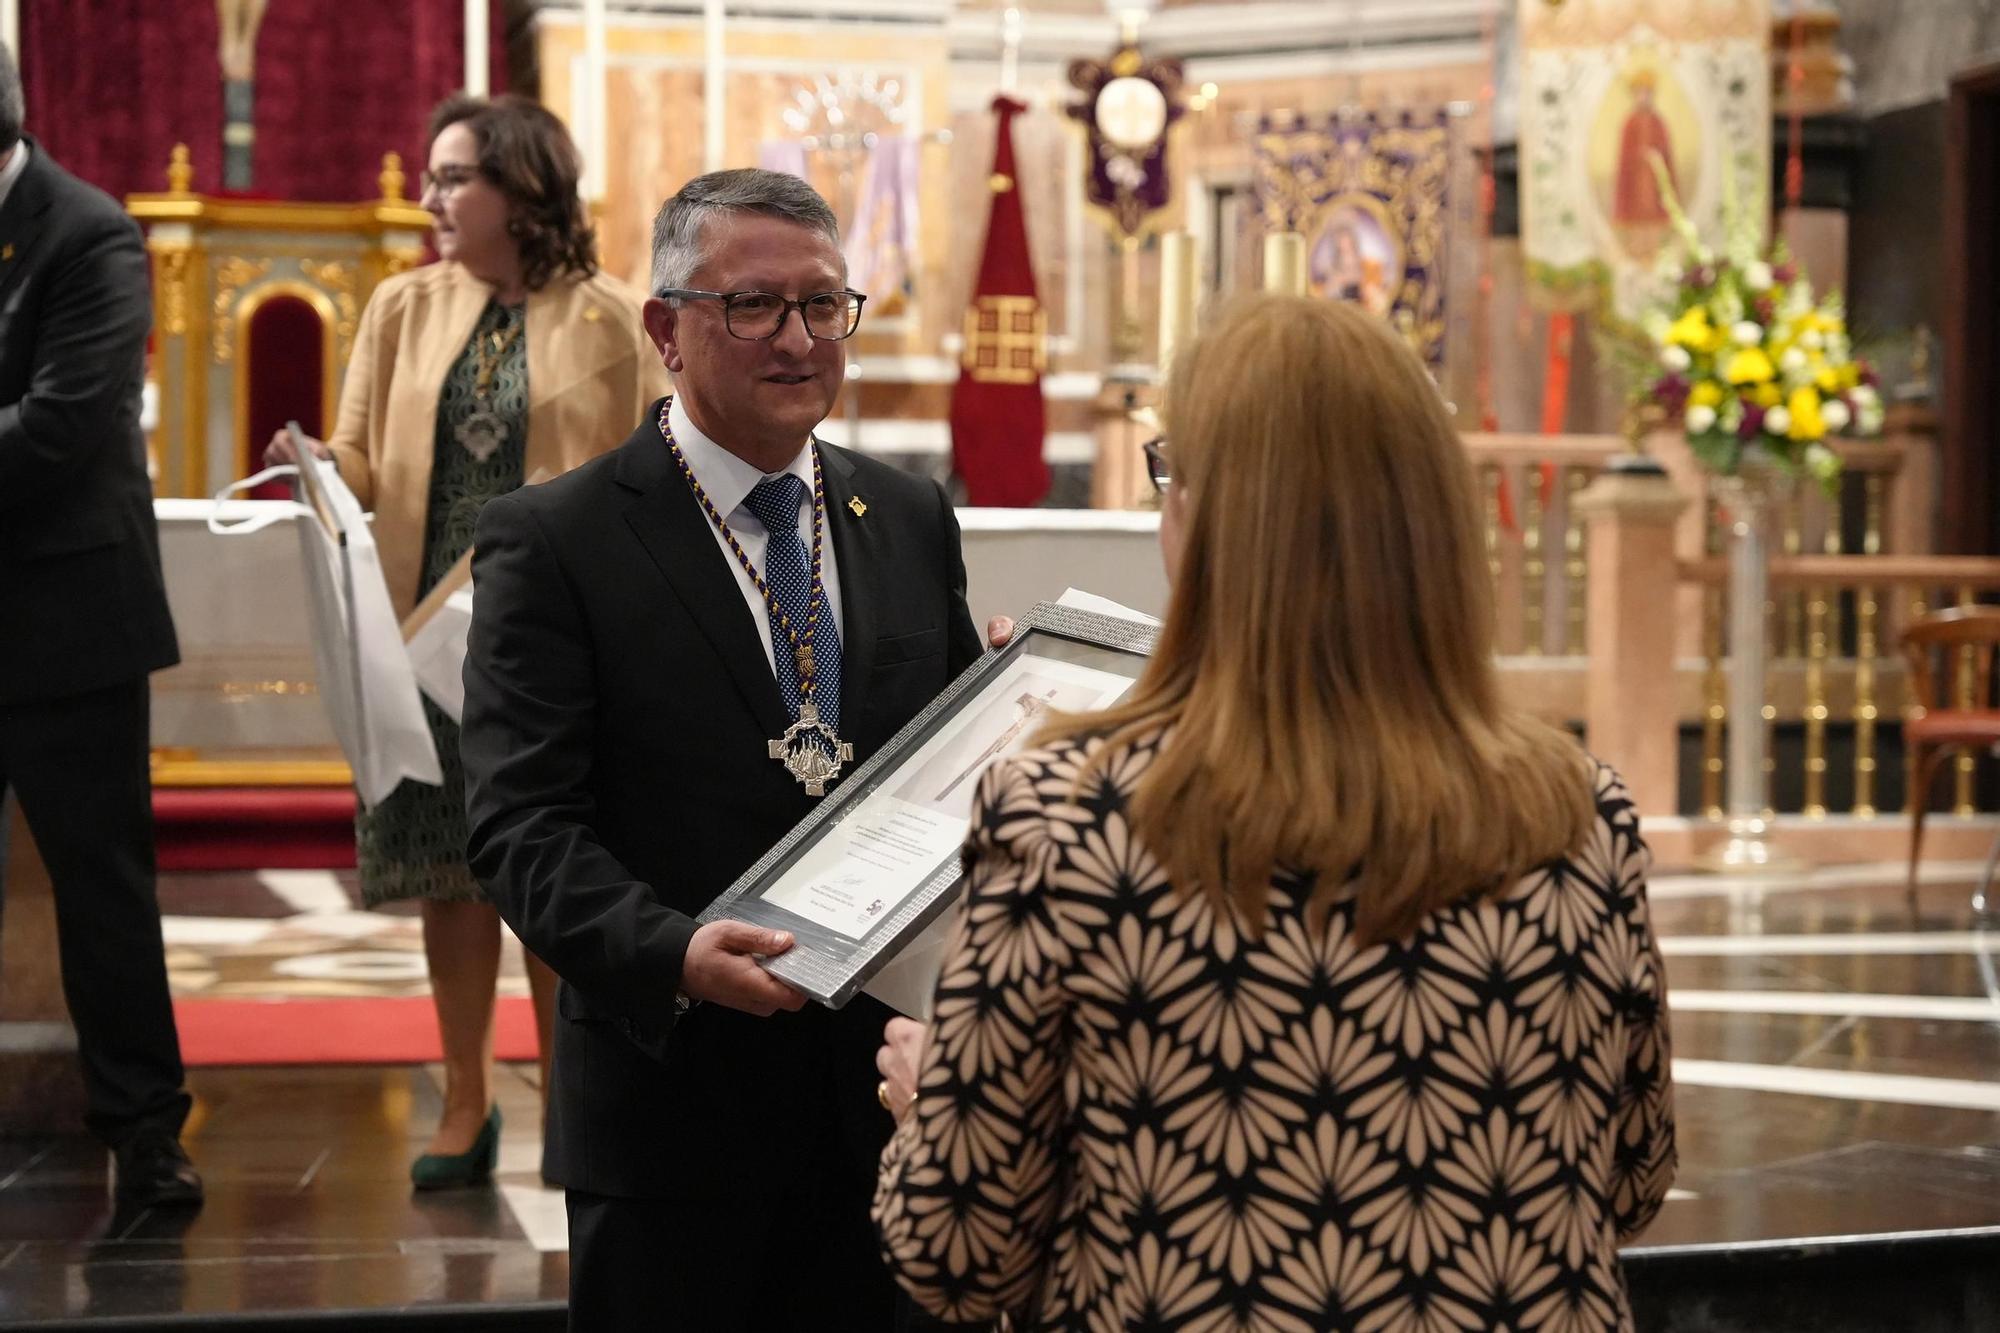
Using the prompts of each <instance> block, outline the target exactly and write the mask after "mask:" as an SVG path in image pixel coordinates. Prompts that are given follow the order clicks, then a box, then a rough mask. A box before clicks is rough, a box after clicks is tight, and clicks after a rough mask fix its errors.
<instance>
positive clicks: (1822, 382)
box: [1813, 365, 1854, 393]
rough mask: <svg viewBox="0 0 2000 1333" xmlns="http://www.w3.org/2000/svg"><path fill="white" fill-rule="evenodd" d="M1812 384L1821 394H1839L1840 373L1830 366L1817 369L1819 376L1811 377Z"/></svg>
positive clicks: (1849, 386) (1850, 386)
mask: <svg viewBox="0 0 2000 1333" xmlns="http://www.w3.org/2000/svg"><path fill="white" fill-rule="evenodd" d="M1813 383H1814V384H1815V385H1816V386H1818V388H1819V391H1820V392H1821V393H1839V392H1840V390H1841V387H1842V386H1841V383H1840V372H1839V371H1838V370H1835V369H1834V368H1833V367H1832V366H1825V365H1823V366H1821V367H1820V368H1819V374H1817V375H1815V376H1813ZM1846 387H1848V388H1852V387H1854V386H1853V385H1848V386H1846Z"/></svg>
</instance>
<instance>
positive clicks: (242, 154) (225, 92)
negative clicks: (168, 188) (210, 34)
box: [215, 0, 269, 190]
mask: <svg viewBox="0 0 2000 1333" xmlns="http://www.w3.org/2000/svg"><path fill="white" fill-rule="evenodd" d="M268 3H269V0H215V12H216V18H217V19H218V20H219V22H218V24H217V32H218V37H219V41H220V45H221V48H222V184H223V187H224V188H225V189H230V190H247V189H249V188H250V149H251V146H252V144H253V143H255V141H256V136H257V131H256V125H255V118H254V117H253V115H252V97H251V77H252V75H253V74H254V73H255V71H256V68H257V29H258V26H259V25H261V24H262V23H263V22H264V9H265V6H266V5H267V4H268Z"/></svg>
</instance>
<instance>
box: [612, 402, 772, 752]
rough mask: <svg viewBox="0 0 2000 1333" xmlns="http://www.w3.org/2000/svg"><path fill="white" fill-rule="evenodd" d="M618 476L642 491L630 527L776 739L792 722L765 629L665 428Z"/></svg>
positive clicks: (641, 434) (628, 451) (652, 433)
mask: <svg viewBox="0 0 2000 1333" xmlns="http://www.w3.org/2000/svg"><path fill="white" fill-rule="evenodd" d="M615 475H616V476H617V479H618V482H619V484H620V485H622V486H624V487H625V488H626V489H627V490H630V491H632V492H634V494H633V496H632V501H631V503H630V504H629V505H627V506H626V509H625V522H626V523H627V525H629V526H630V527H631V529H632V532H633V534H634V535H635V536H637V537H638V539H639V542H640V544H641V545H643V546H644V547H645V548H646V553H647V554H648V555H649V556H651V557H652V560H653V564H654V565H655V566H656V567H658V569H659V571H660V574H661V576H662V577H664V578H665V579H666V581H667V583H668V584H669V585H670V586H671V587H672V588H673V590H674V593H675V595H676V596H678V597H679V598H680V600H681V604H682V605H684V606H685V607H687V610H688V614H689V615H690V616H691V617H693V619H694V623H695V625H696V626H697V627H698V628H699V629H700V630H701V632H702V635H703V636H704V637H705V638H706V639H707V640H708V643H709V646H710V647H711V648H713V649H714V650H715V653H716V656H718V657H720V658H721V659H722V663H723V666H724V668H725V670H726V671H727V673H728V675H729V679H730V681H731V682H732V683H733V684H734V685H735V687H736V691H737V693H738V694H740V695H742V697H743V702H744V703H745V704H747V705H749V708H750V711H751V712H752V713H753V714H755V715H756V718H757V725H758V727H759V728H760V729H762V731H763V733H764V735H765V736H766V737H767V738H770V739H776V738H777V737H778V736H779V735H781V734H783V732H784V730H785V728H786V727H788V726H790V725H791V718H790V717H789V716H788V715H787V714H786V711H785V705H784V701H783V700H781V699H780V698H779V697H778V682H777V680H776V679H775V678H774V677H773V676H772V675H771V668H770V666H769V665H768V664H767V663H766V662H765V660H764V647H763V643H762V642H761V641H760V640H759V638H758V633H759V631H760V629H761V628H762V627H760V626H758V625H756V624H755V623H753V622H752V620H751V618H750V614H749V608H748V607H746V606H745V605H744V603H743V594H742V592H741V591H740V590H739V589H738V587H737V584H736V578H735V576H734V574H732V573H731V571H730V569H729V566H728V565H727V564H726V563H724V557H723V554H722V552H721V551H720V550H718V549H717V547H716V545H715V538H714V537H713V536H711V535H710V533H709V519H708V515H706V514H705V513H703V512H702V509H701V506H700V505H699V504H697V503H696V502H695V498H694V492H692V491H690V490H689V489H688V487H687V482H686V481H685V480H684V479H683V478H682V477H681V475H680V473H679V472H678V471H676V470H675V468H674V465H673V459H672V457H671V456H670V455H669V454H668V453H667V446H666V442H665V441H664V440H662V439H661V438H660V432H659V428H658V427H657V426H655V425H653V424H651V423H648V424H647V425H644V426H641V427H640V428H639V431H638V433H636V434H635V435H634V436H633V437H632V438H631V439H630V440H628V441H627V442H626V443H625V445H624V447H623V448H621V449H620V450H619V456H618V465H617V470H616V474H615Z"/></svg>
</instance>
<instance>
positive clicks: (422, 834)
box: [354, 301, 528, 907]
mask: <svg viewBox="0 0 2000 1333" xmlns="http://www.w3.org/2000/svg"><path fill="white" fill-rule="evenodd" d="M523 319H524V312H523V309H522V308H521V307H519V306H503V305H501V304H500V303H499V302H498V301H493V302H490V303H489V304H488V305H487V307H486V310H485V312H484V313H483V314H481V315H480V317H479V324H478V326H477V327H476V328H475V329H474V330H473V333H472V339H471V340H470V341H468V342H467V343H466V346H465V350H464V351H463V352H461V353H460V354H459V358H458V360H457V361H456V362H454V363H453V365H452V368H451V373H450V374H449V375H447V376H445V381H444V392H443V393H442V394H441V395H440V396H439V398H438V409H437V440H436V446H435V450H436V452H435V455H434V457H433V461H432V464H431V494H430V505H429V509H428V512H427V513H426V516H425V519H424V564H423V573H422V576H421V578H420V580H419V583H418V587H417V596H418V597H419V598H422V597H423V595H424V594H425V593H427V592H429V591H430V590H431V588H432V587H433V586H435V585H436V583H437V581H438V580H439V579H441V578H443V577H444V576H445V575H446V574H447V573H449V572H450V571H451V567H452V566H453V565H454V564H456V563H458V558H459V557H460V556H462V555H464V554H465V552H466V551H467V550H468V549H470V548H471V546H472V526H473V524H474V522H476V521H477V520H478V518H479V511H480V509H482V508H483V507H484V506H485V504H486V502H487V501H488V500H490V499H492V498H493V497H494V496H496V495H505V494H507V493H508V492H509V491H512V490H515V489H517V488H518V487H519V486H520V485H521V482H522V479H523V467H524V460H525V458H526V456H527V436H528V346H527V338H526V336H525V333H524V332H523V333H516V334H515V335H514V336H513V337H512V338H511V339H510V340H509V341H508V342H507V345H506V349H505V350H504V351H503V352H502V353H501V354H500V357H499V360H498V365H497V366H496V368H495V369H494V372H493V377H492V381H491V384H490V386H489V390H488V393H487V401H486V402H485V403H484V404H483V406H484V407H485V408H486V409H487V410H488V411H491V412H493V413H495V414H497V415H498V416H499V417H500V419H501V420H502V421H504V422H505V423H506V426H507V430H506V434H505V438H504V439H503V440H502V442H501V444H500V447H499V448H498V449H496V450H494V451H493V453H492V454H490V455H489V456H488V457H487V458H485V459H484V460H481V459H478V458H475V457H474V456H473V455H472V453H471V452H470V451H468V450H467V449H466V447H465V446H464V445H463V444H461V443H459V439H458V428H459V426H460V425H461V424H462V423H463V422H464V421H465V420H466V419H467V418H468V417H470V416H471V415H472V414H473V413H474V412H476V411H478V410H479V409H480V407H481V406H482V404H481V403H480V401H479V395H478V388H477V386H478V382H479V357H478V353H477V347H478V345H479V342H480V340H481V339H487V340H488V343H487V345H488V346H489V347H491V346H492V345H493V343H492V341H491V340H492V339H493V338H494V336H495V335H498V336H499V337H500V338H502V339H506V338H507V336H508V334H509V333H510V332H511V331H512V330H514V329H516V328H517V327H518V326H520V325H521V323H522V321H523ZM423 702H424V717H425V718H426V719H427V720H428V721H429V722H430V727H431V736H432V738H433V739H434V740H435V741H436V742H437V752H438V762H439V763H440V764H441V765H442V766H443V768H444V785H443V786H441V787H433V786H431V785H430V784H429V783H424V782H407V781H406V782H403V783H401V784H399V785H398V786H397V787H396V790H394V791H393V792H391V793H389V795H388V797H387V799H385V800H384V801H382V803H381V804H380V805H377V806H376V807H375V808H374V809H372V810H364V811H362V812H361V814H360V815H359V816H358V817H357V818H356V820H355V830H354V832H355V849H356V855H357V859H358V861H359V864H360V870H361V897H362V901H363V902H364V903H365V904H367V905H368V906H370V907H374V906H377V905H378V904H381V903H387V902H395V901H398V900H401V899H407V898H425V899H429V900H431V901H434V902H480V901H483V900H484V898H483V895H482V894H481V893H480V891H479V884H478V882H477V881H476V880H474V879H473V877H472V871H471V870H470V869H469V868H468V867H467V866H466V864H465V841H466V827H465V769H464V767H463V765H461V764H460V762H459V758H458V725H457V724H456V723H454V722H453V721H452V720H451V719H450V718H449V717H447V716H445V713H444V710H442V709H440V708H439V707H438V706H437V705H436V704H434V703H432V702H431V700H430V699H429V697H428V696H426V697H425V699H424V701H423Z"/></svg>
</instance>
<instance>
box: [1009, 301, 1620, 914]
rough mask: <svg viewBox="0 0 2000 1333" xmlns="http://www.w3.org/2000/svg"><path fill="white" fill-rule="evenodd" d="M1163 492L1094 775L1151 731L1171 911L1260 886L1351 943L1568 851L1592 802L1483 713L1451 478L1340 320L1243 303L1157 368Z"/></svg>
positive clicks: (1476, 629) (1366, 333) (1550, 731)
mask: <svg viewBox="0 0 2000 1333" xmlns="http://www.w3.org/2000/svg"><path fill="white" fill-rule="evenodd" d="M1166 414H1167V428H1168V436H1167V439H1168V443H1167V448H1168V451H1169V455H1170V458H1171V461H1172V466H1173V473H1174V481H1173V485H1174V486H1175V487H1176V488H1184V492H1185V493H1184V495H1183V496H1182V497H1181V502H1183V503H1185V505H1186V508H1185V510H1184V515H1185V533H1184V539H1183V544H1182V554H1181V561H1180V568H1179V570H1178V571H1177V573H1176V576H1175V580H1174V588H1173V596H1172V599H1171V601H1170V603H1169V605H1168V608H1167V616H1166V623H1165V625H1164V627H1163V628H1162V630H1161V634H1160V640H1159V645H1158V648H1157V649H1156V651H1155V652H1154V655H1153V657H1152V660H1151V662H1150V663H1149V664H1148V666H1147V668H1146V671H1145V673H1144V675H1143V676H1142V678H1141V679H1140V681H1139V682H1138V683H1137V684H1136V685H1135V686H1134V687H1133V690H1132V692H1131V694H1129V695H1128V696H1127V697H1126V699H1125V700H1123V701H1121V702H1120V703H1119V704H1118V705H1117V706H1115V707H1113V708H1111V709H1109V710H1108V711H1105V712H1101V713H1094V714H1087V715H1079V716H1066V717H1058V718H1055V719H1053V720H1052V721H1051V723H1050V725H1049V726H1048V727H1047V728H1046V729H1045V730H1044V731H1043V733H1042V739H1043V740H1044V741H1048V740H1057V739H1064V738H1075V737H1079V736H1082V735H1085V734H1090V735H1104V736H1105V745H1104V747H1103V749H1102V750H1101V751H1100V756H1101V757H1102V758H1104V759H1107V760H1108V758H1109V757H1110V756H1111V755H1113V754H1115V753H1117V752H1119V751H1120V750H1121V749H1122V748H1124V747H1126V746H1129V745H1130V744H1131V743H1133V742H1134V741H1137V740H1139V739H1141V738H1142V737H1144V736H1146V735H1148V734H1151V733H1154V732H1157V731H1160V730H1161V729H1162V728H1165V729H1166V730H1167V738H1166V740H1165V742H1164V744H1163V745H1162V747H1161V750H1160V753H1159V756H1158V758H1157V759H1156V760H1155V762H1154V763H1153V764H1152V765H1151V766H1150V767H1148V768H1147V769H1146V770H1145V771H1144V773H1143V775H1142V776H1141V778H1140V779H1139V782H1138V785H1137V788H1136V790H1135V792H1134V793H1133V796H1132V799H1131V803H1130V806H1129V818H1130V819H1131V821H1132V824H1133V826H1134V831H1135V832H1136V833H1137V834H1138V836H1139V837H1140V838H1141V839H1142V840H1143V841H1144V842H1145V844H1146V845H1147V846H1148V847H1150V848H1151V849H1152V850H1153V852H1154V854H1155V855H1156V856H1158V857H1159V858H1160V860H1161V863H1162V865H1163V866H1164V868H1165V869H1166V871H1167V872H1168V874H1169V875H1170V876H1171V878H1172V879H1173V881H1174V883H1175V884H1176V885H1177V886H1179V887H1180V888H1181V889H1182V890H1183V891H1194V892H1200V893H1202V894H1204V895H1206V896H1207V897H1208V898H1210V899H1211V900H1212V901H1214V902H1215V903H1216V905H1217V907H1218V908H1225V907H1227V906H1229V905H1232V904H1233V905H1234V906H1235V908H1236V909H1237V910H1238V911H1239V912H1240V914H1241V916H1242V917H1243V919H1244V920H1246V921H1247V922H1249V923H1251V925H1252V926H1253V928H1254V926H1255V924H1256V923H1257V922H1259V921H1261V919H1262V917H1263V904H1264V901H1265V897H1266V894H1267V893H1268V892H1269V884H1270V877H1271V875H1272V873H1273V871H1274V870H1277V869H1279V868H1280V867H1284V868H1289V869H1294V870H1299V871H1306V872H1312V873H1315V874H1316V875H1317V885H1316V888H1315V890H1314V895H1313V906H1314V908H1315V909H1316V910H1319V909H1323V908H1324V907H1325V906H1326V905H1327V904H1328V903H1330V902H1331V901H1332V900H1333V899H1334V898H1335V897H1336V896H1337V895H1338V894H1340V893H1341V892H1343V891H1344V886H1345V885H1346V884H1348V883H1349V882H1350V881H1351V882H1352V884H1353V891H1354V895H1355V925H1356V928H1357V930H1358V932H1359V933H1360V934H1361V936H1362V937H1363V938H1364V939H1365V940H1377V939H1383V938H1395V937H1400V936H1402V935H1405V934H1407V933H1409V932H1410V931H1412V930H1414V929H1415V928H1416V926H1417V925H1418V924H1419V923H1420V922H1421V920H1422V919H1423V917H1424V916H1425V914H1427V913H1429V912H1431V911H1432V910H1434V909H1436V908H1438V907H1440V906H1443V905H1444V904H1446V903H1448V902H1451V901H1453V900H1455V899H1458V898H1460V897H1463V896H1465V895H1466V894H1468V893H1471V892H1488V893H1492V892H1498V891H1501V890H1504V889H1505V888H1507V887H1508V886H1510V885H1511V884H1512V883H1513V882H1514V881H1515V880H1516V879H1518V878H1519V877H1520V876H1521V875H1523V874H1525V873H1527V872H1528V871H1529V870H1531V869H1533V868H1534V867H1536V866H1538V865H1541V864H1543V863H1545V862H1547V861H1550V860H1553V859H1555V858H1557V857H1559V856H1561V855H1563V854H1564V853H1565V852H1568V851H1570V850H1572V849H1573V848H1575V847H1576V846H1577V845H1578V844H1579V843H1580V842H1581V841H1582V839H1583V837H1584V834H1585V832H1586V830H1587V829H1588V827H1589V825H1590V822H1591V820H1592V817H1593V816H1592V810H1593V802H1592V793H1591V779H1590V776H1589V771H1588V768H1587V764H1586V761H1585V759H1584V757H1583V755H1582V754H1581V752H1580V750H1579V748H1578V747H1577V745H1576V743H1575V742H1574V741H1573V740H1572V739H1571V738H1570V737H1569V736H1567V735H1566V734H1564V733H1562V732H1560V731H1558V730H1556V729H1555V728H1553V727H1550V726H1547V725H1545V724H1543V723H1541V722H1539V721H1536V720H1535V719H1533V718H1531V717H1529V716H1527V715H1526V714H1524V713H1522V712H1520V711H1518V710H1516V709H1514V708H1511V707H1508V706H1505V705H1503V704H1502V703H1501V701H1500V696H1499V690H1498V684H1497V681H1496V679H1495V675H1494V665H1493V660H1492V650H1493V607H1492V599H1491V593H1490V590H1489V586H1488V582H1487V577H1488V576H1487V570H1486V561H1485V553H1484V542H1483V536H1482V529H1481V524H1480V517H1479V511H1478V506H1477V503H1476V499H1475V487H1474V483H1473V476H1472V468H1471V465H1470V463H1469V461H1468V460H1467V458H1466V455H1465V450H1464V447H1463V445H1462V444H1461V443H1460V441H1459V439H1458V435H1457V433H1456V431H1455V430H1454V429H1453V427H1452V424H1451V420H1450V418H1449V417H1448V416H1447V415H1446V414H1445V410H1444V405H1443V403H1442V402H1441V400H1440V396H1439V394H1438V391H1437V389H1436V387H1435V386H1434V385H1433V384H1432V382H1431V380H1430V378H1429V376H1428V375H1427V374H1426V373H1425V370H1424V367H1423V365H1422V363H1421V362H1420V361H1418V359H1417V357H1416V356H1415V355H1414V354H1413V353H1412V352H1411V351H1410V350H1409V349H1408V348H1407V347H1405V346H1404V345H1403V344H1402V343H1401V341H1399V340H1398V339H1397V337H1396V336H1395V335H1394V334H1393V333H1392V332H1391V331H1390V329H1389V328H1388V326H1387V325H1385V324H1383V323H1382V322H1381V321H1380V320H1379V319H1377V318H1376V317H1374V316H1372V315H1370V314H1368V313H1366V312H1365V311H1363V310H1361V309H1360V308H1358V307H1356V306H1352V305H1346V304H1336V303H1333V302H1326V301H1315V300H1308V299H1305V298H1299V297H1281V296H1269V295H1265V296H1257V297H1253V298H1249V299H1246V300H1243V301H1240V302H1238V303H1235V304H1233V305H1231V306H1229V307H1227V308H1226V309H1225V310H1223V311H1222V312H1221V313H1220V314H1219V315H1218V317H1217V318H1215V319H1214V321H1213V322H1212V324H1211V326H1210V327H1209V328H1208V330H1207V331H1206V332H1205V333H1204V334H1203V335H1202V336H1201V337H1199V338H1197V339H1196V340H1195V341H1194V342H1193V344H1192V345H1191V346H1190V347H1189V348H1188V349H1187V351H1186V352H1185V353H1184V354H1183V355H1182V356H1181V357H1180V358H1179V360H1178V362H1177V364H1176V365H1175V367H1174V370H1173V373H1172V377H1171V380H1170V383H1169V388H1168V394H1167V399H1166Z"/></svg>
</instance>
